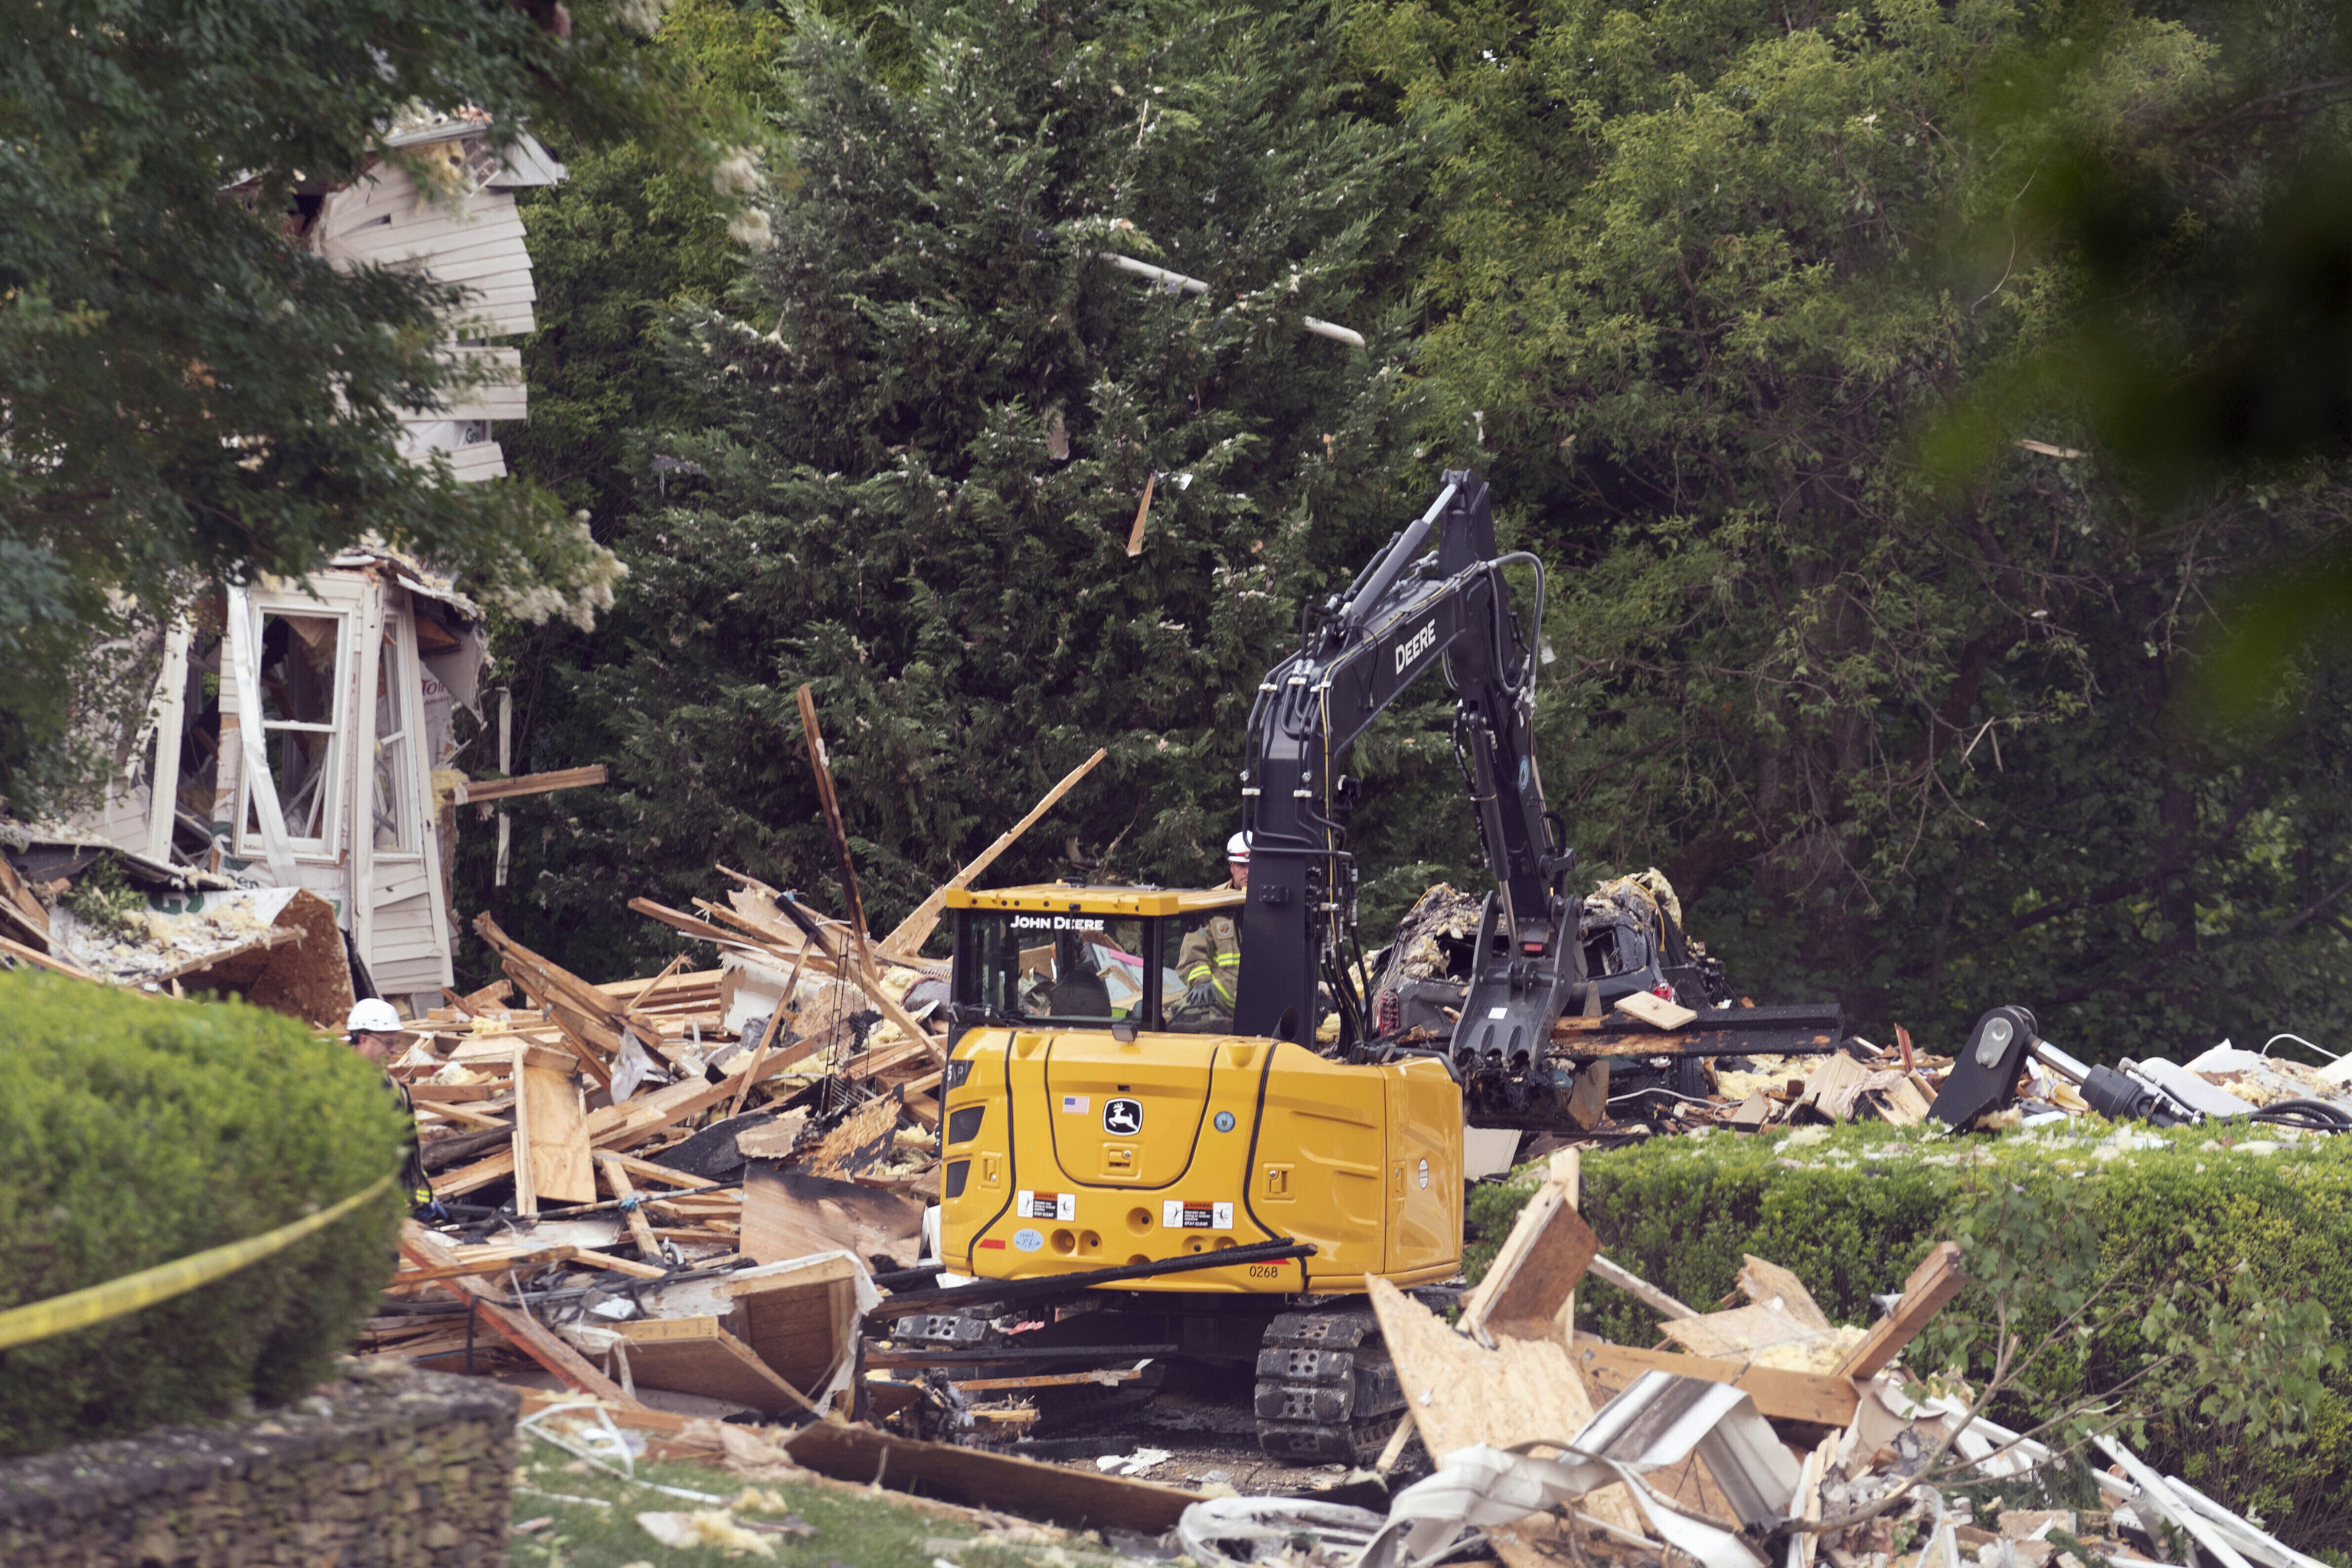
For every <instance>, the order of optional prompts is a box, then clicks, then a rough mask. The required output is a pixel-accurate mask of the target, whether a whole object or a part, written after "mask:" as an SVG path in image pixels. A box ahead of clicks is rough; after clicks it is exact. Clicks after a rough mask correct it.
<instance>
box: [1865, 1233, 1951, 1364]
mask: <svg viewBox="0 0 2352 1568" xmlns="http://www.w3.org/2000/svg"><path fill="white" fill-rule="evenodd" d="M1968 1282H1969V1277H1968V1276H1967V1275H1966V1274H1964V1273H1962V1272H1961V1271H1960V1247H1959V1244H1958V1242H1952V1241H1939V1242H1937V1244H1936V1249H1935V1250H1934V1251H1933V1252H1930V1253H1929V1254H1927V1258H1925V1259H1923V1260H1922V1261H1921V1262H1920V1264H1919V1267H1918V1268H1914V1269H1913V1270H1911V1277H1910V1278H1909V1279H1906V1280H1905V1281H1904V1282H1903V1299H1902V1300H1899V1301H1897V1302H1895V1310H1893V1311H1891V1312H1889V1313H1887V1314H1886V1316H1885V1317H1883V1318H1881V1319H1879V1320H1878V1321H1877V1322H1875V1323H1874V1324H1872V1325H1871V1329H1870V1332H1869V1334H1868V1335H1867V1336H1866V1337H1865V1338H1864V1340H1863V1342H1862V1343H1860V1344H1858V1345H1856V1346H1854V1347H1853V1350H1852V1351H1850V1352H1847V1353H1846V1358H1845V1360H1843V1361H1842V1362H1840V1363H1838V1369H1837V1370H1838V1373H1839V1375H1841V1376H1843V1377H1858V1378H1870V1377H1875V1376H1876V1375H1877V1374H1878V1373H1879V1372H1880V1370H1881V1369H1883V1368H1884V1367H1885V1365H1886V1364H1887V1363H1889V1362H1891V1361H1893V1360H1894V1359H1895V1357H1896V1356H1898V1355H1901V1354H1902V1353H1903V1347H1904V1346H1906V1345H1907V1344H1909V1343H1910V1342H1912V1340H1913V1339H1914V1338H1915V1337H1916V1335H1917V1334H1918V1332H1919V1331H1920V1330H1921V1329H1923V1328H1925V1327H1927V1321H1928V1320H1929V1319H1930V1318H1933V1317H1934V1316H1935V1315H1936V1314H1937V1312H1940V1311H1942V1310H1944V1303H1945V1302H1947V1301H1949V1300H1951V1299H1952V1298H1953V1297H1955V1296H1957V1295H1958V1294H1959V1293H1960V1288H1961V1287H1962V1286H1964V1285H1966V1284H1967V1283H1968Z"/></svg>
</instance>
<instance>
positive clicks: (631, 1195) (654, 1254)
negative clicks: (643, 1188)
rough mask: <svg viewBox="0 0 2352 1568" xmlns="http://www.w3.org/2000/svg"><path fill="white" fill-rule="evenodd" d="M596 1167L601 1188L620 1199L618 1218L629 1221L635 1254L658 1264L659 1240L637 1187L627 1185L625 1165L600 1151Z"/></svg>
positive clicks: (648, 1261) (660, 1254)
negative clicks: (619, 1215)
mask: <svg viewBox="0 0 2352 1568" xmlns="http://www.w3.org/2000/svg"><path fill="white" fill-rule="evenodd" d="M596 1170H597V1173H598V1174H600V1175H602V1176H603V1177H604V1190H605V1191H607V1192H609V1193H611V1194H613V1195H614V1197H616V1198H618V1199H619V1200H620V1201H621V1217H622V1218H623V1219H625V1220H626V1221H627V1222H628V1226H629V1236H630V1237H631V1238H632V1239H633V1240H635V1242H636V1244H637V1256H638V1257H639V1258H644V1259H645V1260H646V1262H647V1263H659V1262H660V1261H661V1260H662V1249H661V1243H660V1242H658V1241H656V1240H655V1239H654V1232H653V1226H650V1225H648V1224H647V1223H646V1215H645V1209H644V1205H641V1204H639V1203H638V1202H637V1189H636V1188H635V1187H633V1186H631V1185H630V1184H629V1172H628V1168H627V1167H626V1166H625V1165H623V1164H622V1163H621V1162H620V1161H619V1160H618V1159H617V1158H615V1157H614V1156H613V1155H611V1154H599V1155H597V1156H596Z"/></svg>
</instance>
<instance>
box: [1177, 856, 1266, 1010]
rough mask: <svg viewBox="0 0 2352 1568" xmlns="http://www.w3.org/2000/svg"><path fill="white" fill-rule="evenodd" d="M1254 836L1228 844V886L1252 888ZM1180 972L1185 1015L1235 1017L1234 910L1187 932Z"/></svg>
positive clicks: (1238, 941) (1237, 933)
mask: <svg viewBox="0 0 2352 1568" xmlns="http://www.w3.org/2000/svg"><path fill="white" fill-rule="evenodd" d="M1249 860H1250V836H1249V835H1248V834H1246V833H1236V834H1234V836H1233V837H1231V838H1229V839H1227V840H1226V841H1225V885H1226V886H1227V887H1229V888H1246V887H1248V886H1249ZM1176 973H1178V974H1180V975H1181V976H1182V977H1183V981H1184V984H1185V985H1186V986H1187V987H1188V989H1187V990H1186V991H1185V993H1184V1002H1183V1006H1182V1008H1181V1011H1182V1012H1184V1013H1187V1014H1190V1015H1192V1016H1215V1017H1218V1018H1221V1019H1230V1018H1231V1017H1232V1016H1234V994H1235V992H1237V991H1238V990H1239V989H1240V986H1241V975H1242V933H1241V921H1239V920H1238V919H1236V918H1235V917H1234V914H1233V913H1232V912H1231V911H1230V910H1217V911H1216V912H1215V913H1214V914H1212V915H1211V916H1210V917H1209V918H1208V919H1207V920H1206V921H1202V923H1201V926H1200V929H1198V930H1197V931H1188V932H1186V933H1185V936H1184V942H1183V945H1182V946H1181V947H1180V948H1178V949H1177V952H1176Z"/></svg>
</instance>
